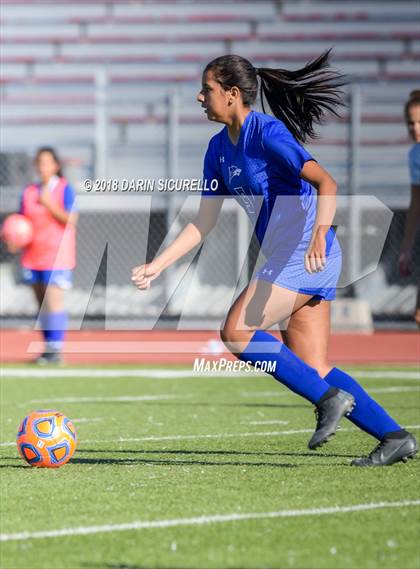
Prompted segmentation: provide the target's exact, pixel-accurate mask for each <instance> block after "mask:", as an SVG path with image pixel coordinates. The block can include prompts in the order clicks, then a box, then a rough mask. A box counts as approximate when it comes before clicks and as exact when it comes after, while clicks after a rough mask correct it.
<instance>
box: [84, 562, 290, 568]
mask: <svg viewBox="0 0 420 569" xmlns="http://www.w3.org/2000/svg"><path fill="white" fill-rule="evenodd" d="M82 567H86V569H94V568H95V567H96V568H98V569H99V568H100V569H150V565H137V564H136V565H132V564H131V563H83V564H82ZM153 567H154V568H155V569H185V567H181V566H179V565H171V566H169V565H153ZM232 569H243V568H242V567H232ZM256 569H257V568H256ZM271 569H276V568H275V567H272V568H271ZM278 569H281V568H280V567H279V568H278Z"/></svg>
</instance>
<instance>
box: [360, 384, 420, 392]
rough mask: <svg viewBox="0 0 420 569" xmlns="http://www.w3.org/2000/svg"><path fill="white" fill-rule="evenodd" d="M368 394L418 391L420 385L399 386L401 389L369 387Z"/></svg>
mask: <svg viewBox="0 0 420 569" xmlns="http://www.w3.org/2000/svg"><path fill="white" fill-rule="evenodd" d="M368 391H369V393H406V392H409V391H420V385H414V386H411V385H401V387H371V388H368Z"/></svg>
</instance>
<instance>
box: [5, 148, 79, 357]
mask: <svg viewBox="0 0 420 569" xmlns="http://www.w3.org/2000/svg"><path fill="white" fill-rule="evenodd" d="M35 167H36V171H37V173H38V176H39V182H38V183H35V184H30V185H28V186H27V187H26V188H25V189H24V190H23V192H22V195H21V200H20V208H19V213H21V214H22V215H24V216H25V217H27V218H28V219H29V220H30V221H31V222H32V225H33V230H34V235H33V239H32V241H31V243H30V244H29V245H28V246H26V247H24V248H23V250H22V254H21V258H20V263H21V265H22V279H23V282H24V283H26V284H28V285H30V286H31V287H32V290H33V291H34V294H35V297H36V300H37V303H38V305H39V310H40V312H39V322H40V324H41V328H42V334H43V337H44V341H45V351H44V352H43V353H42V354H41V355H40V356H39V357H38V358H37V359H36V360H35V361H34V363H37V364H41V365H42V364H49V363H60V362H61V361H62V355H61V351H62V347H63V342H64V336H65V333H66V330H67V312H66V311H65V308H64V291H65V290H68V289H70V288H71V287H72V272H73V269H74V267H75V264H76V224H77V218H78V214H77V212H76V209H75V192H74V189H73V188H72V186H70V185H69V183H68V182H67V180H66V178H65V177H64V176H63V173H62V165H61V161H60V159H59V157H58V155H57V152H56V151H55V150H54V149H53V148H50V147H47V146H45V147H42V148H40V149H39V150H38V151H37V153H36V156H35ZM9 250H10V251H11V252H12V253H16V252H17V250H13V248H11V247H10V246H9Z"/></svg>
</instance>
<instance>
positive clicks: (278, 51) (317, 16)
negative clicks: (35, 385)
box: [0, 0, 420, 311]
mask: <svg viewBox="0 0 420 569" xmlns="http://www.w3.org/2000/svg"><path fill="white" fill-rule="evenodd" d="M418 18H419V7H418V3H417V2H416V1H415V0H413V1H407V0H404V1H399V2H379V1H375V0H367V1H365V2H360V1H359V2H353V1H352V2H342V1H328V2H325V1H305V2H304V1H294V0H284V1H282V2H278V1H276V0H261V1H258V2H256V1H252V0H236V1H235V0H231V1H225V2H222V1H221V0H216V1H215V2H212V3H209V2H204V1H201V0H199V1H185V0H164V1H155V2H149V3H144V2H129V1H128V0H103V1H99V0H86V1H82V0H75V1H74V2H72V3H69V2H68V1H67V0H42V1H41V0H24V1H23V0H3V2H2V10H1V14H0V23H1V25H2V38H1V40H0V41H1V43H0V45H1V55H2V68H1V83H2V114H1V121H0V126H1V127H2V135H3V136H2V140H3V150H4V151H6V152H7V151H16V150H19V151H26V152H28V153H32V152H33V150H34V148H36V146H38V145H39V143H41V142H48V143H50V144H54V145H56V146H58V147H59V149H60V150H61V152H62V154H63V155H64V156H65V157H66V159H67V160H68V159H72V160H71V162H72V164H73V166H72V167H71V168H70V169H68V173H69V176H70V178H71V179H72V180H73V182H74V183H75V184H76V186H77V185H78V181H80V180H81V179H83V178H84V177H86V175H92V174H93V171H92V164H93V155H94V152H93V144H94V132H95V104H96V103H95V101H96V99H95V97H96V94H95V76H96V71H97V70H98V69H102V68H106V70H107V74H108V87H107V105H108V106H107V116H108V119H109V125H108V138H109V140H108V144H109V148H110V157H109V160H108V163H107V166H108V170H107V173H108V174H109V175H110V176H112V177H121V176H123V177H130V176H131V177H139V176H141V177H152V178H153V177H161V176H162V175H165V173H166V155H167V138H168V137H167V134H168V131H167V127H166V122H167V100H168V96H170V93H171V90H172V89H174V87H175V86H176V87H177V89H178V92H179V99H180V111H179V115H180V128H179V159H178V174H179V175H180V176H182V177H191V176H195V177H199V176H200V172H201V167H202V157H203V153H204V151H205V148H206V145H207V141H208V138H209V137H210V136H211V135H212V134H213V133H214V132H216V131H217V130H218V129H219V125H214V124H209V123H208V121H207V120H206V118H205V117H204V116H203V113H202V112H201V109H200V107H199V106H198V105H196V103H195V97H196V94H197V91H198V88H199V85H200V80H201V72H202V69H203V66H204V65H205V64H206V63H207V62H208V61H209V60H210V59H212V58H214V57H217V56H218V55H221V54H223V53H238V54H241V55H243V56H245V57H248V58H249V59H250V60H251V61H252V62H253V63H254V64H255V65H257V66H267V67H270V66H273V67H286V68H292V69H293V68H298V67H301V66H303V65H304V64H305V63H306V62H307V61H308V60H309V59H311V58H313V57H315V56H317V55H319V54H320V53H321V52H322V51H323V50H325V49H328V48H330V47H333V63H334V65H335V67H336V68H337V69H339V70H340V71H341V72H342V73H345V74H347V75H348V77H349V79H350V80H352V81H354V82H357V83H359V84H360V86H361V97H362V124H361V144H362V147H363V152H362V153H361V164H360V170H361V184H362V188H361V191H363V192H365V193H376V194H377V195H379V196H380V197H381V198H382V199H384V200H385V201H386V202H387V203H388V204H389V205H391V206H392V207H400V208H401V207H404V206H406V205H407V200H408V193H407V192H408V171H407V150H408V148H409V141H408V138H407V134H406V129H405V125H404V118H403V114H402V107H403V103H404V101H405V100H406V97H407V94H408V93H409V92H410V91H411V90H412V89H414V88H416V87H417V86H418V77H419V70H420V64H419V57H420V33H419V29H418ZM347 117H348V111H344V112H343V120H338V119H335V118H331V120H330V121H329V122H328V124H327V125H325V126H323V127H320V128H319V133H320V135H321V137H320V139H319V140H316V141H313V142H312V143H311V144H309V145H308V148H309V150H310V151H311V152H312V153H313V154H314V155H315V156H316V157H317V158H318V159H319V160H320V162H321V163H322V164H323V165H325V166H326V167H327V168H328V169H329V170H330V171H331V172H332V174H333V175H334V176H335V177H336V179H337V180H338V182H339V184H340V186H341V187H344V188H345V186H346V183H347V180H348V124H347V120H346V119H347ZM10 190H11V191H12V190H13V188H10ZM14 201H16V194H13V193H8V196H7V200H6V203H7V204H8V206H7V207H9V206H10V207H11V208H13V203H14ZM395 286H397V285H395ZM74 294H82V292H81V291H80V290H79V291H78V292H77V291H74ZM83 294H84V293H83ZM120 294H125V293H124V291H123V290H122V289H119V292H118V294H117V293H116V298H117V299H118V298H120V296H119V295H120ZM126 294H128V295H129V296H130V295H132V291H131V289H127V291H126ZM412 294H413V293H412ZM397 297H398V298H399V296H398V295H397ZM130 298H131V296H130ZM133 298H134V297H133ZM136 298H137V299H138V297H136ZM384 298H385V297H384ZM384 302H385V301H384ZM76 304H77V303H76ZM382 304H383V306H385V305H384V303H382ZM121 306H122V307H124V306H127V305H126V304H124V302H122V304H121ZM128 306H130V305H129V304H128ZM375 309H378V310H379V309H380V307H379V308H378V307H376V308H375ZM122 310H124V308H122ZM141 310H143V311H144V310H145V307H141Z"/></svg>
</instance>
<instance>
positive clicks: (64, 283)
mask: <svg viewBox="0 0 420 569" xmlns="http://www.w3.org/2000/svg"><path fill="white" fill-rule="evenodd" d="M22 280H23V282H24V283H25V284H29V285H31V284H37V283H40V284H44V285H54V286H58V287H60V288H62V289H65V290H68V289H70V288H71V287H72V286H73V271H72V270H71V269H60V270H58V269H57V270H54V271H36V270H35V269H27V268H26V267H23V268H22Z"/></svg>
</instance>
